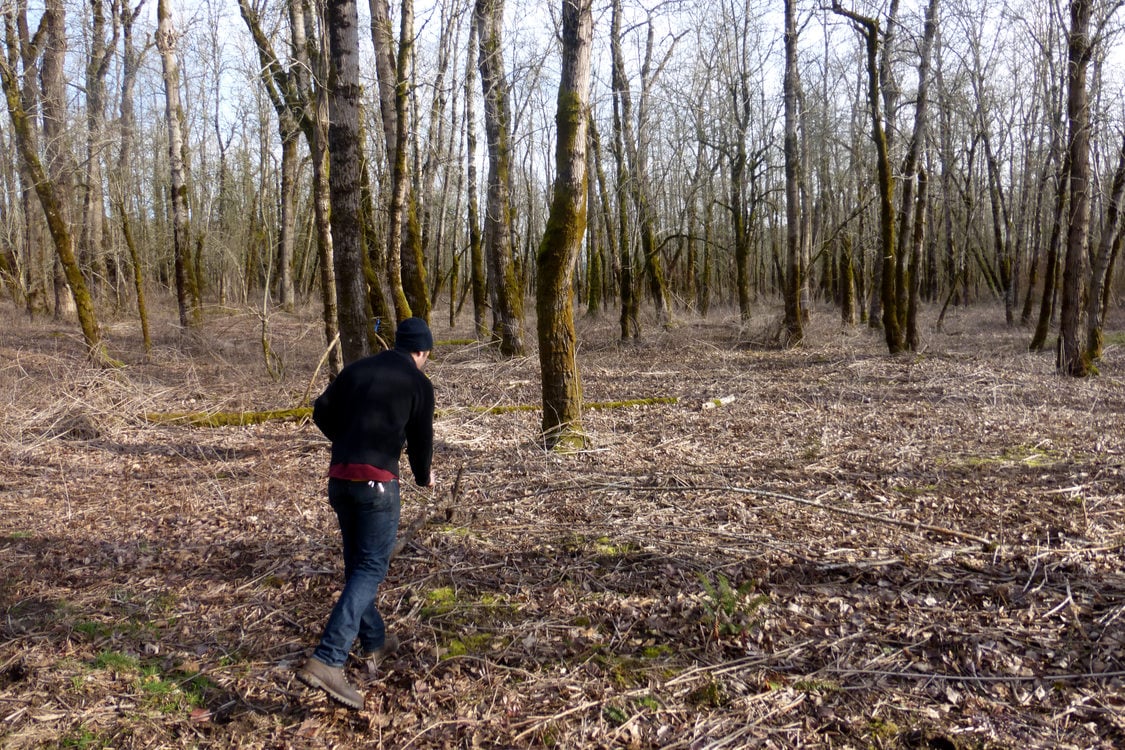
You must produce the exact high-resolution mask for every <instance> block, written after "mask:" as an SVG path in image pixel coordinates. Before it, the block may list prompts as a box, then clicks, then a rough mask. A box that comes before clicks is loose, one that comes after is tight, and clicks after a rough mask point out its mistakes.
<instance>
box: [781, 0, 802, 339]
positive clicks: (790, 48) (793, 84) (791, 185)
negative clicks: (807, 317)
mask: <svg viewBox="0 0 1125 750" xmlns="http://www.w3.org/2000/svg"><path fill="white" fill-rule="evenodd" d="M796 5H797V0H785V82H784V98H785V249H786V269H785V272H786V278H785V330H786V343H787V344H795V343H797V342H799V341H800V340H801V339H803V338H804V337H805V332H804V326H803V316H802V314H801V287H802V282H801V256H802V247H801V243H802V240H803V237H802V231H801V229H802V221H801V214H802V210H801V183H802V181H803V180H804V175H803V167H802V164H801V153H800V141H799V140H798V137H797V127H798V117H799V112H798V102H799V99H800V93H801V92H800V89H801V77H800V71H799V70H798V68H797V8H796Z"/></svg>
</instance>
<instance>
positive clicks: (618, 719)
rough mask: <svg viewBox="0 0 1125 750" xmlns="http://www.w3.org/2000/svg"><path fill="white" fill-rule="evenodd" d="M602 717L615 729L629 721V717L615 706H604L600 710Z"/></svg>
mask: <svg viewBox="0 0 1125 750" xmlns="http://www.w3.org/2000/svg"><path fill="white" fill-rule="evenodd" d="M602 716H603V717H604V718H605V720H606V721H608V722H609V723H610V724H612V725H613V726H615V727H619V726H621V725H622V724H624V723H625V722H626V721H628V720H629V716H628V715H627V714H626V713H625V712H624V711H622V710H621V709H620V708H618V707H617V706H606V707H605V708H604V709H602Z"/></svg>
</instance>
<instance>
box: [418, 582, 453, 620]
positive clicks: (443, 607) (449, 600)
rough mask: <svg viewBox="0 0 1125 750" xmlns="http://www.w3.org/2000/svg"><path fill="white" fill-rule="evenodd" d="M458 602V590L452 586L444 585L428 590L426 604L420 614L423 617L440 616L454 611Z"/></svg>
mask: <svg viewBox="0 0 1125 750" xmlns="http://www.w3.org/2000/svg"><path fill="white" fill-rule="evenodd" d="M456 604H457V592H456V591H454V590H453V588H452V587H451V586H443V587H441V588H438V589H433V590H432V591H427V592H426V606H425V607H422V611H421V612H419V615H420V616H421V617H423V618H430V617H438V616H440V615H444V614H448V613H450V612H452V611H453V608H454V607H455V606H456Z"/></svg>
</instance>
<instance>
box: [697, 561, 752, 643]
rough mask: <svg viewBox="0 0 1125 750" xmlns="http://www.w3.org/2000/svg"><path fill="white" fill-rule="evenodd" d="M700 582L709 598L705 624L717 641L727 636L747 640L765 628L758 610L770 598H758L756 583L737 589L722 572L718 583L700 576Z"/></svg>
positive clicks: (740, 586) (705, 607) (705, 609)
mask: <svg viewBox="0 0 1125 750" xmlns="http://www.w3.org/2000/svg"><path fill="white" fill-rule="evenodd" d="M699 582H700V584H702V586H703V591H704V592H705V593H706V595H707V596H706V597H705V598H704V600H703V609H704V612H705V613H706V614H705V621H706V622H707V624H708V625H709V626H710V628H711V634H712V636H713V637H714V639H715V640H716V641H719V640H721V639H722V638H727V637H729V638H737V639H740V640H743V641H744V640H745V639H746V638H748V637H749V635H750V633H751V632H752V631H753V630H754V629H755V628H757V627H759V626H760V625H761V618H760V617H759V616H758V609H759V608H761V606H762V605H763V604H765V603H767V602H768V601H769V600H770V598H769V597H768V596H766V595H765V594H757V595H754V593H753V592H754V589H755V587H756V586H757V585H758V584H757V582H756V581H753V580H750V581H745V582H743V583H742V584H741V585H739V586H738V587H737V588H736V587H735V586H732V585H731V582H730V580H729V579H728V578H727V577H726V576H725V575H723V574H722V573H719V574H718V575H717V576H716V577H715V580H714V581H712V580H711V579H710V578H708V577H707V576H706V575H705V574H703V573H700V574H699Z"/></svg>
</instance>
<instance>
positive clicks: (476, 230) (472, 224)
mask: <svg viewBox="0 0 1125 750" xmlns="http://www.w3.org/2000/svg"><path fill="white" fill-rule="evenodd" d="M477 47H478V43H477V26H476V24H475V23H471V24H469V54H468V58H467V60H466V62H465V161H466V165H467V166H466V175H465V182H466V183H467V192H468V200H467V206H466V216H465V220H466V222H467V223H468V234H469V279H470V283H471V284H472V292H473V330H474V331H476V335H477V338H479V339H481V340H487V339H488V337H489V329H488V321H487V320H486V319H485V316H486V314H487V313H488V283H487V281H486V279H485V271H484V252H483V250H482V247H481V236H480V214H479V205H480V201H479V199H478V197H477V184H478V183H477V126H476V112H475V109H476V108H475V106H474V102H475V101H476V95H475V93H474V91H473V87H474V86H475V84H476V81H475V79H476V64H477Z"/></svg>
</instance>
